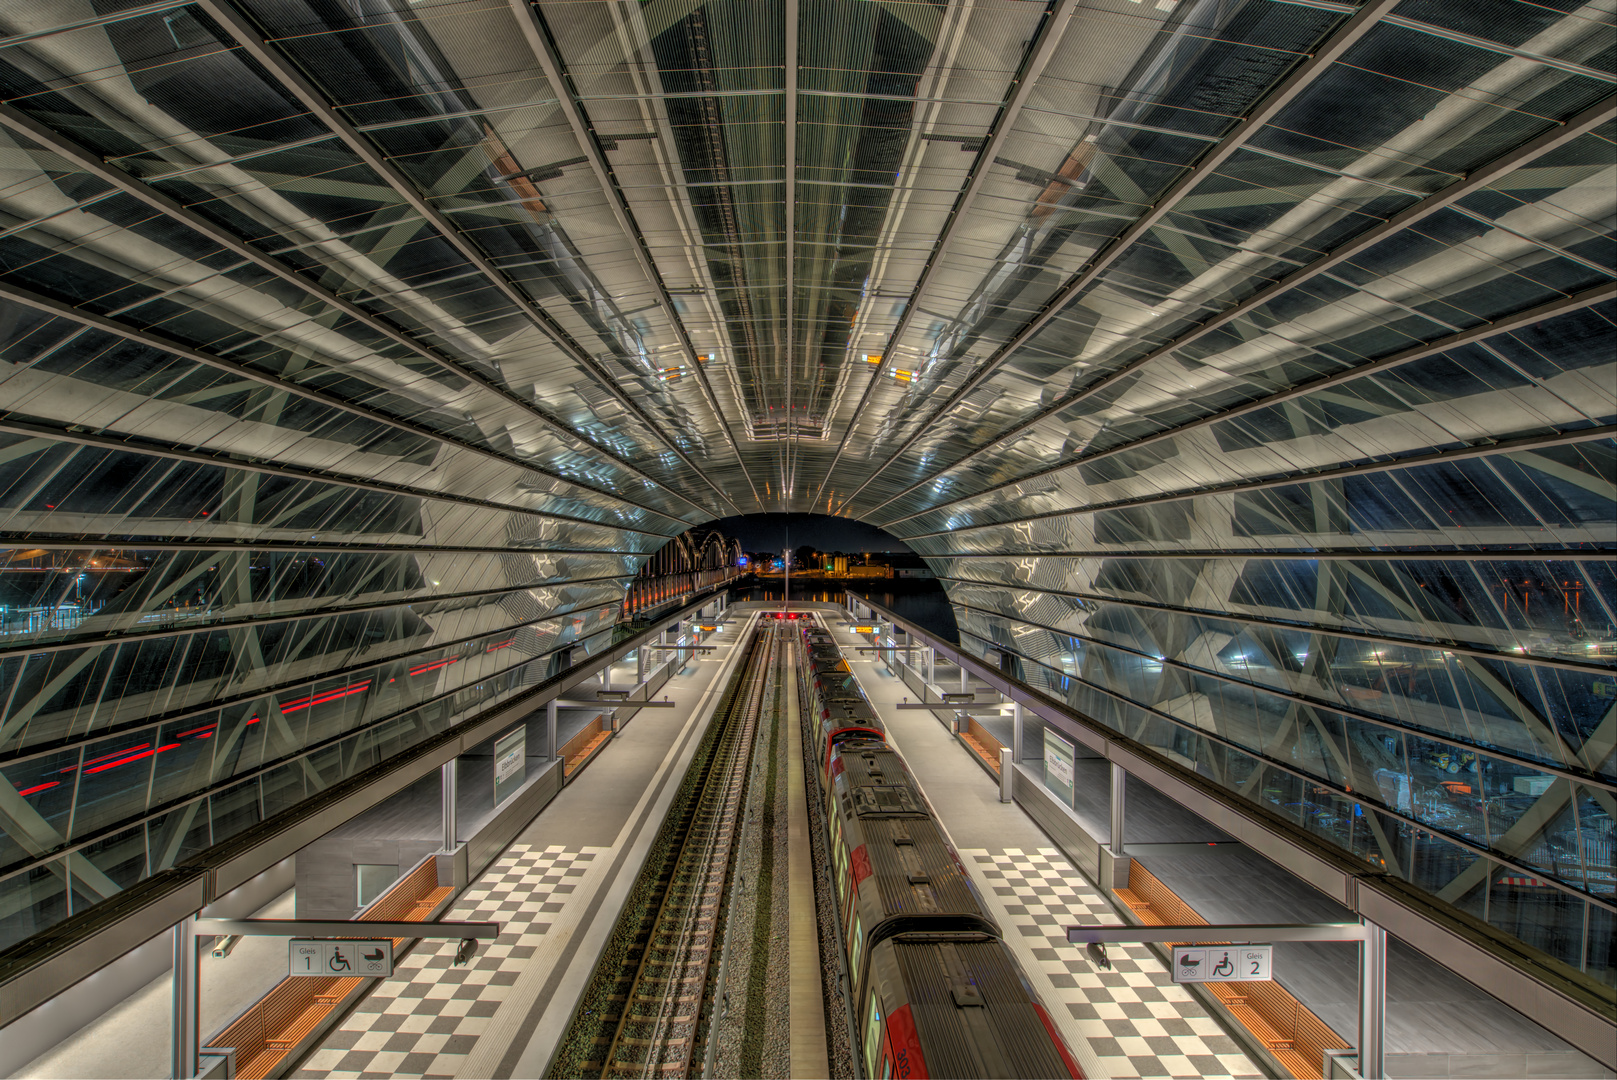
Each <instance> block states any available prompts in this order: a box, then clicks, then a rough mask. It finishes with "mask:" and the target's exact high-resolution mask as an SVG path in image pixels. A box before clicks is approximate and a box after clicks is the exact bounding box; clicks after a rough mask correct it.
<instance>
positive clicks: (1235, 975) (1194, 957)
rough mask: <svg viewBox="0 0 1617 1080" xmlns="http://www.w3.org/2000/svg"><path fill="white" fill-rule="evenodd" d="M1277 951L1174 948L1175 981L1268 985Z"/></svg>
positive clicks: (1260, 947) (1239, 947) (1248, 947)
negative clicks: (1263, 983) (1265, 983)
mask: <svg viewBox="0 0 1617 1080" xmlns="http://www.w3.org/2000/svg"><path fill="white" fill-rule="evenodd" d="M1274 952H1275V947H1274V946H1273V945H1175V946H1174V948H1173V981H1174V982H1176V983H1191V982H1267V981H1268V980H1269V979H1272V978H1274V974H1273V973H1274Z"/></svg>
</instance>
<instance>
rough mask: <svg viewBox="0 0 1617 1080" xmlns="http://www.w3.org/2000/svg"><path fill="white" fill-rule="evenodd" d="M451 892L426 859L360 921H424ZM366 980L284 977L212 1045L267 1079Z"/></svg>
mask: <svg viewBox="0 0 1617 1080" xmlns="http://www.w3.org/2000/svg"><path fill="white" fill-rule="evenodd" d="M452 892H454V889H453V888H451V887H450V886H447V885H439V884H438V867H437V863H436V861H435V860H433V859H427V860H425V861H423V862H422V863H421V864H420V865H419V866H417V867H416V868H415V869H414V870H412V871H410V873H408V874H406V875H405V876H404V877H402V878H400V879H399V880H398V881H397V882H395V883H394V884H393V886H392V887H391V888H390V889H388V891H387V892H386V893H385V894H383V896H382V898H381V899H380V900H378V901H377V902H376V903H375V904H372V905H371V906H370V908H368V909H367V910H366V912H365V914H364V915H363V916H362V917H361V918H360V920H358V921H360V922H367V921H369V922H424V921H425V920H426V919H427V918H428V916H430V915H431V914H432V910H433V908H435V907H437V906H438V904H439V903H441V902H442V901H443V899H444V897H446V896H448V895H449V894H450V893H452ZM413 940H414V939H412V938H394V939H393V954H394V955H395V956H398V955H399V954H400V952H401V951H402V950H403V949H404V948H405V946H407V945H408V944H410V943H411V942H412V941H413ZM364 981H365V980H364V979H363V978H362V977H359V976H345V977H342V978H338V977H336V976H330V977H326V976H317V977H312V978H311V977H305V976H299V977H297V978H291V977H288V978H285V979H282V980H281V981H280V982H279V983H277V984H276V985H275V986H274V987H272V988H271V989H270V992H269V993H267V994H265V995H264V996H263V997H262V998H260V999H259V1000H258V1001H257V1003H256V1004H254V1005H253V1006H252V1007H251V1008H249V1009H248V1010H247V1011H246V1012H244V1013H242V1014H241V1016H239V1017H237V1018H236V1020H235V1021H234V1022H232V1023H231V1024H230V1026H229V1027H227V1028H225V1029H224V1030H223V1031H221V1032H220V1033H219V1034H218V1035H217V1036H216V1037H214V1038H213V1039H212V1040H211V1042H210V1045H211V1046H233V1047H235V1048H236V1075H237V1076H238V1077H240V1078H241V1080H263V1078H264V1077H267V1076H269V1075H270V1073H272V1072H274V1071H275V1070H276V1069H278V1068H279V1067H280V1066H281V1064H282V1063H283V1062H284V1061H285V1059H286V1057H287V1055H288V1054H290V1053H292V1051H294V1050H296V1049H297V1047H298V1046H299V1045H300V1044H301V1043H302V1042H303V1041H304V1040H305V1039H307V1038H308V1037H309V1036H310V1035H311V1034H313V1033H314V1032H315V1031H316V1030H318V1028H319V1027H320V1025H321V1024H322V1023H324V1022H325V1021H326V1020H327V1019H328V1018H329V1017H330V1016H331V1014H332V1012H333V1011H334V1010H335V1009H336V1008H337V1007H338V1006H339V1005H341V1004H342V1002H343V1001H344V999H346V998H347V997H348V995H349V994H351V993H353V992H354V990H355V989H357V988H358V987H359V986H360V984H361V983H363V982H364ZM204 1049H207V1048H206V1047H205V1048H204Z"/></svg>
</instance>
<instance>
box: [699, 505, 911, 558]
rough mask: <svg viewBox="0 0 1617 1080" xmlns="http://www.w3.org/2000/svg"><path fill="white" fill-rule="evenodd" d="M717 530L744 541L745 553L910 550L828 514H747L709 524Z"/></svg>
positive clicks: (868, 528) (871, 528) (873, 529)
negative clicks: (785, 550)
mask: <svg viewBox="0 0 1617 1080" xmlns="http://www.w3.org/2000/svg"><path fill="white" fill-rule="evenodd" d="M704 527H705V528H709V529H717V530H718V531H719V532H721V533H724V534H725V535H726V536H733V537H735V538H736V539H737V540H740V541H741V549H742V550H743V551H780V550H781V549H782V548H787V547H790V548H793V549H796V548H800V547H802V546H803V545H804V544H807V545H809V546H810V547H812V548H814V549H815V550H816V551H847V552H860V551H909V550H910V548H909V546H908V545H907V544H905V543H904V541H902V540H900V539H898V538H897V537H895V536H891V535H889V534H887V533H884V532H882V531H881V530H880V529H878V528H876V527H875V526H873V525H866V524H864V523H863V522H860V521H854V520H853V519H851V518H841V517H831V516H829V515H827V514H746V515H744V516H741V517H727V518H720V519H719V520H718V521H710V522H708V523H707V525H706V526H704Z"/></svg>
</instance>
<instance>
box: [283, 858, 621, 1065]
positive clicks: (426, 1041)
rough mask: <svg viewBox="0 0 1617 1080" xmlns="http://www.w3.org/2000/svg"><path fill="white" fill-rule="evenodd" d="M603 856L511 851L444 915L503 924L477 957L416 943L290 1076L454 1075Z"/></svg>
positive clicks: (443, 945) (447, 945)
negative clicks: (457, 962)
mask: <svg viewBox="0 0 1617 1080" xmlns="http://www.w3.org/2000/svg"><path fill="white" fill-rule="evenodd" d="M604 850H605V849H604V848H581V849H577V850H568V849H566V848H563V847H560V846H554V847H546V848H538V847H524V846H517V847H513V848H511V849H510V850H509V851H507V852H506V853H505V856H504V857H503V858H501V859H500V860H498V861H497V862H495V863H494V864H493V865H492V866H490V867H489V868H488V870H487V871H485V872H484V874H483V876H482V877H481V878H479V879H478V880H477V881H476V882H475V883H474V884H473V885H472V886H471V887H470V888H468V889H467V890H466V891H465V892H464V893H462V894H461V896H460V899H459V900H457V901H456V902H455V906H454V907H453V908H451V909H450V911H449V913H448V914H446V915H445V916H444V917H445V918H446V919H456V920H466V921H470V922H485V921H494V922H499V923H500V924H501V927H500V936H499V937H498V938H496V939H495V940H494V941H492V942H485V943H480V944H479V946H478V950H477V955H476V957H475V958H474V959H473V960H472V961H471V962H470V963H468V964H466V966H464V967H455V966H454V956H455V949H456V948H457V947H458V946H459V944H460V943H459V942H455V941H441V942H430V941H426V942H422V943H421V944H420V945H419V946H417V947H416V949H415V951H413V952H412V953H410V955H409V956H407V957H405V958H404V959H403V960H401V961H400V962H399V964H398V965H397V967H396V969H395V970H394V974H393V977H392V978H391V979H384V980H383V981H382V982H380V983H378V984H377V985H376V987H375V989H373V990H372V991H371V992H370V994H369V995H368V996H367V997H366V998H365V999H364V1000H363V1001H361V1002H360V1003H359V1005H358V1006H357V1007H356V1008H355V1009H354V1011H353V1012H352V1013H350V1014H349V1015H348V1017H347V1018H346V1019H344V1020H343V1022H342V1023H341V1024H340V1025H339V1026H338V1027H337V1028H336V1029H334V1030H333V1031H332V1032H331V1033H330V1034H329V1035H327V1036H326V1039H325V1042H324V1043H322V1044H321V1046H320V1048H319V1049H318V1050H316V1051H314V1052H313V1053H312V1054H310V1055H309V1056H308V1057H307V1058H305V1059H304V1061H303V1067H302V1068H301V1069H299V1070H298V1071H297V1072H296V1073H294V1074H293V1075H294V1076H298V1077H310V1078H329V1080H338V1078H351V1077H453V1076H454V1075H455V1073H456V1072H457V1071H458V1070H459V1068H460V1065H461V1063H462V1062H463V1061H464V1060H465V1057H466V1055H467V1053H469V1052H470V1051H471V1048H472V1046H473V1044H475V1043H476V1041H477V1037H478V1036H479V1035H481V1034H482V1033H483V1029H484V1028H485V1027H487V1025H488V1022H489V1017H491V1016H493V1015H494V1013H495V1010H496V1009H498V1008H499V1006H500V1002H502V1001H504V1000H505V995H506V993H507V988H508V987H510V986H511V985H512V984H513V983H515V982H516V981H517V973H518V972H519V971H520V970H521V969H522V967H523V965H524V964H526V963H527V961H528V960H529V958H531V957H532V956H533V954H534V950H535V949H536V948H538V945H539V942H540V940H541V939H542V938H543V937H544V934H545V931H547V930H548V929H550V924H551V922H552V921H553V919H554V915H555V913H556V912H559V911H561V910H562V908H563V906H564V905H565V904H566V903H567V899H568V895H569V894H570V893H571V892H572V891H573V888H574V886H575V885H576V884H577V881H578V879H579V878H580V877H582V876H583V875H584V872H585V870H586V869H587V868H588V866H589V864H590V862H591V861H592V860H593V859H594V858H595V857H596V856H597V855H599V854H601V853H602V852H603V851H604Z"/></svg>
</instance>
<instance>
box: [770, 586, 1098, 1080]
mask: <svg viewBox="0 0 1617 1080" xmlns="http://www.w3.org/2000/svg"><path fill="white" fill-rule="evenodd" d="M789 614H795V615H796V621H797V622H798V623H799V626H798V628H797V629H798V633H797V635H796V636H797V659H798V668H799V672H800V674H801V677H800V678H799V679H798V680H797V686H798V695H799V705H800V706H801V708H802V709H803V710H804V715H806V716H808V717H810V724H809V728H810V733H811V734H812V736H813V741H812V753H813V754H814V756H815V766H816V767H815V769H814V770H813V772H814V773H815V775H816V776H817V777H818V780H819V784H818V787H819V794H818V797H819V799H820V802H821V805H822V806H823V808H824V811H825V814H824V820H825V829H826V834H827V835H826V836H825V841H826V849H827V851H828V853H829V857H830V862H831V866H832V872H833V873H834V875H835V888H834V889H833V893H834V895H835V899H836V905H837V917H838V923H839V925H840V927H841V937H842V945H843V955H844V959H845V960H846V963H847V972H848V981H849V983H850V987H849V989H850V992H851V993H852V995H853V996H852V1003H853V1008H852V1010H851V1012H852V1022H853V1024H854V1031H853V1038H854V1042H855V1044H856V1045H855V1055H856V1057H858V1058H859V1059H860V1062H861V1064H862V1065H863V1067H864V1075H865V1076H866V1077H868V1078H870V1080H878V1078H887V1077H895V1076H896V1077H906V1078H909V1077H916V1078H919V1077H946V1076H947V1077H1053V1076H1070V1077H1074V1078H1079V1077H1082V1076H1083V1073H1082V1072H1081V1070H1080V1069H1079V1066H1078V1063H1077V1061H1076V1060H1075V1059H1074V1057H1073V1055H1072V1051H1071V1050H1070V1049H1069V1048H1068V1046H1067V1044H1066V1042H1065V1041H1064V1040H1063V1039H1062V1037H1061V1033H1060V1032H1059V1031H1058V1030H1057V1028H1056V1026H1055V1024H1054V1022H1053V1021H1052V1020H1051V1018H1050V1015H1049V1013H1048V1012H1047V1011H1046V1010H1045V1007H1044V1003H1043V1002H1042V1001H1040V1000H1039V997H1038V994H1037V993H1036V992H1035V991H1034V990H1033V987H1032V985H1031V984H1030V983H1029V982H1028V979H1027V976H1026V975H1025V974H1024V973H1023V971H1022V967H1021V965H1020V964H1019V963H1018V962H1017V960H1016V957H1015V955H1014V954H1013V953H1012V952H1011V949H1010V947H1009V946H1008V945H1007V944H1006V943H1005V941H1004V938H1003V936H1002V935H1001V934H1000V930H999V925H998V923H997V922H996V921H995V919H994V917H993V916H992V915H991V914H990V913H989V911H988V908H987V906H986V905H985V904H984V903H983V899H982V896H981V895H980V894H979V893H978V891H977V888H976V886H975V885H973V884H972V881H971V877H970V875H969V874H968V873H967V872H966V868H965V865H964V864H963V863H962V862H961V861H960V856H959V853H958V852H956V851H955V849H954V845H953V844H951V843H950V842H949V837H948V834H947V833H946V832H945V831H944V829H943V825H942V823H941V822H940V821H939V820H938V817H937V815H936V813H934V812H933V809H932V805H931V803H929V802H928V801H927V798H926V795H925V793H924V792H923V791H922V790H921V787H920V785H919V784H918V783H917V782H916V780H915V777H914V775H913V774H912V773H911V772H910V770H909V767H908V766H907V765H906V764H905V762H904V759H903V757H901V756H900V755H899V754H898V752H897V751H896V750H894V749H893V747H892V746H891V745H889V743H888V740H887V732H886V728H885V726H884V725H883V724H882V722H881V718H880V717H879V716H877V715H876V711H875V709H874V708H872V707H871V704H870V701H869V699H868V698H867V697H866V696H865V694H864V691H863V689H862V688H861V687H860V685H859V681H858V679H856V678H855V677H854V674H853V671H852V669H851V668H850V667H849V666H848V662H847V660H846V658H845V657H844V656H843V653H842V649H841V648H840V647H839V646H838V645H837V643H836V640H835V638H833V637H832V635H831V633H830V631H829V630H828V629H827V628H826V627H825V626H824V625H823V624H822V623H820V621H819V620H818V618H817V617H816V616H813V615H809V614H804V613H789ZM808 752H810V749H809V747H808V746H807V745H806V746H805V753H808Z"/></svg>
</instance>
